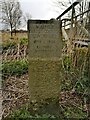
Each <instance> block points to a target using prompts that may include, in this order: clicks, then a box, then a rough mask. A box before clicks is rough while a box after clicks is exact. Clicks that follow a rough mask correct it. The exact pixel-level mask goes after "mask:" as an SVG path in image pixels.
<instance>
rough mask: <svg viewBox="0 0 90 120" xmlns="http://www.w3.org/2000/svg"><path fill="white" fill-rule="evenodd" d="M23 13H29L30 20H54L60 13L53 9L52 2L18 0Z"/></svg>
mask: <svg viewBox="0 0 90 120" xmlns="http://www.w3.org/2000/svg"><path fill="white" fill-rule="evenodd" d="M19 1H20V3H21V8H22V10H23V12H24V13H29V14H31V16H32V19H51V18H56V17H57V16H58V15H59V14H61V13H62V12H61V11H60V13H57V12H56V10H55V9H54V6H53V5H52V4H53V2H52V1H53V0H19Z"/></svg>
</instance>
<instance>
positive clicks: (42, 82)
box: [28, 20, 62, 101]
mask: <svg viewBox="0 0 90 120" xmlns="http://www.w3.org/2000/svg"><path fill="white" fill-rule="evenodd" d="M28 33H29V34H28V35H29V50H28V51H29V62H30V66H29V88H30V98H31V100H38V101H41V100H43V99H44V100H45V99H48V98H57V97H58V96H59V92H60V81H61V77H60V76H61V75H60V74H61V73H60V69H61V59H60V58H61V52H62V41H61V38H60V21H57V20H30V21H28Z"/></svg>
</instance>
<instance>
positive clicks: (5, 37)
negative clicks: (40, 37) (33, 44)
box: [1, 31, 28, 42]
mask: <svg viewBox="0 0 90 120" xmlns="http://www.w3.org/2000/svg"><path fill="white" fill-rule="evenodd" d="M1 35H2V42H10V41H14V42H16V41H18V40H20V39H21V38H28V35H27V31H24V32H22V31H21V32H17V33H16V35H15V33H13V36H12V37H11V34H10V32H8V31H6V32H1Z"/></svg>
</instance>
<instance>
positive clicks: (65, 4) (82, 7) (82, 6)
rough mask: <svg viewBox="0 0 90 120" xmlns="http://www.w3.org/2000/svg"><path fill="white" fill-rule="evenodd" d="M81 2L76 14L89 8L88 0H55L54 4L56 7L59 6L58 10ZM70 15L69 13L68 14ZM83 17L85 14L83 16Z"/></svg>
mask: <svg viewBox="0 0 90 120" xmlns="http://www.w3.org/2000/svg"><path fill="white" fill-rule="evenodd" d="M75 1H77V2H80V3H79V5H78V6H77V8H76V9H75V12H76V14H77V13H82V12H84V11H85V10H86V9H87V1H88V0H67V1H66V0H63V1H62V0H53V4H54V6H55V7H57V8H58V11H61V9H63V10H65V9H66V8H68V7H69V6H70V5H71V4H72V3H73V2H75ZM68 16H69V15H68ZM81 17H83V16H81Z"/></svg>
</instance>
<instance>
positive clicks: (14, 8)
mask: <svg viewBox="0 0 90 120" xmlns="http://www.w3.org/2000/svg"><path fill="white" fill-rule="evenodd" d="M1 4H2V10H1V12H2V23H4V24H5V25H7V26H9V28H10V31H11V36H12V35H13V34H12V33H13V30H15V31H16V29H17V28H18V27H19V26H20V25H21V18H22V10H21V9H20V3H19V2H18V0H3V1H2V2H1Z"/></svg>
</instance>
